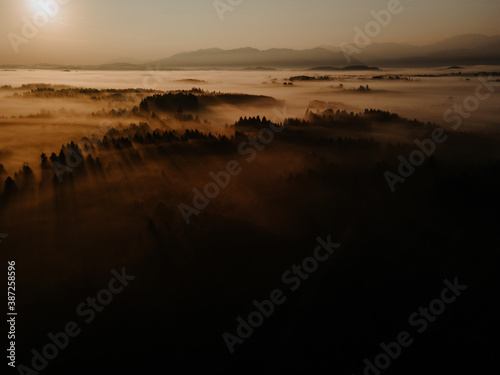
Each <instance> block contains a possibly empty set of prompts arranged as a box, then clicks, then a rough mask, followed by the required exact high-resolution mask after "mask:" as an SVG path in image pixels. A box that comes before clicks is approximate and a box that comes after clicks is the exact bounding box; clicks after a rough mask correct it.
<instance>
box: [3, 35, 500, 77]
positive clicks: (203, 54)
mask: <svg viewBox="0 0 500 375" xmlns="http://www.w3.org/2000/svg"><path fill="white" fill-rule="evenodd" d="M351 46H352V47H353V48H354V47H356V46H355V45H351ZM356 48H358V47H356ZM349 58H350V59H347V58H346V55H345V53H344V52H343V51H342V50H341V49H340V47H330V46H322V47H317V48H313V49H307V50H293V49H280V48H273V49H269V50H264V51H263V50H258V49H255V48H238V49H232V50H223V49H220V48H210V49H202V50H198V51H192V52H182V53H179V54H176V55H173V56H170V57H168V58H165V59H161V60H157V61H151V62H149V63H141V62H139V61H138V60H135V59H133V58H126V59H122V60H114V61H112V62H110V63H107V64H102V65H85V66H84V65H69V66H68V65H55V64H37V65H32V66H18V65H8V66H7V65H4V66H0V68H2V69H15V68H27V69H57V70H151V69H155V70H157V69H159V70H178V69H180V70H184V69H185V70H194V69H220V70H224V69H235V70H266V69H269V70H273V69H310V70H330V71H336V70H364V69H366V70H374V69H376V68H374V67H373V66H377V67H383V68H390V67H394V68H398V67H439V66H450V65H500V36H486V35H479V34H467V35H461V36H457V37H453V38H449V39H446V40H443V41H441V42H438V43H433V44H429V45H427V46H413V45H409V44H397V43H373V44H371V45H368V46H366V47H364V48H358V49H357V52H355V53H351V54H350V55H349ZM369 66H372V67H369ZM255 67H256V68H255ZM318 67H319V68H318Z"/></svg>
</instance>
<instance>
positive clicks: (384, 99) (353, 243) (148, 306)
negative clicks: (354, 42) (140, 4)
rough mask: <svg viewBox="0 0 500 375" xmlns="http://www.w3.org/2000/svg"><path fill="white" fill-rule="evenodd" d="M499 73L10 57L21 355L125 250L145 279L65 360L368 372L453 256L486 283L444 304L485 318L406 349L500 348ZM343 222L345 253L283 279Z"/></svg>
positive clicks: (436, 288)
mask: <svg viewBox="0 0 500 375" xmlns="http://www.w3.org/2000/svg"><path fill="white" fill-rule="evenodd" d="M481 72H488V73H486V74H483V73H481ZM498 72H500V70H498V68H496V70H495V68H491V67H474V68H464V69H461V70H449V69H429V70H423V69H419V70H412V69H406V70H383V71H377V72H372V71H367V72H342V73H337V72H335V73H332V72H310V71H306V72H305V71H258V72H254V71H248V72H225V71H184V72H183V71H172V72H167V71H161V72H157V71H151V72H123V71H121V72H112V71H110V72H78V71H70V72H65V71H64V72H63V71H61V72H54V71H50V72H49V71H40V70H38V71H20V70H19V71H9V72H7V71H1V72H0V134H1V138H0V164H1V167H0V177H1V179H2V186H0V192H1V196H0V208H1V211H0V223H1V226H0V228H1V230H2V231H3V232H5V233H8V234H9V237H10V238H21V239H22V241H4V242H3V243H2V244H1V245H0V246H1V250H2V252H3V253H4V254H16V257H17V259H20V260H21V259H22V261H20V262H19V263H20V266H19V271H18V273H19V274H21V273H22V278H19V281H18V288H19V294H20V295H21V296H22V297H20V298H19V301H18V304H19V310H22V311H23V319H24V321H23V324H22V325H20V326H19V334H20V336H22V337H25V338H29V339H25V340H19V348H18V353H19V354H18V355H19V362H20V363H27V364H29V363H30V361H31V358H32V353H31V349H33V348H41V347H43V346H44V345H45V344H46V343H47V340H48V339H47V333H48V332H55V331H60V330H61V329H63V327H64V324H65V323H66V322H67V321H68V320H72V319H75V317H76V315H75V307H76V306H78V305H79V303H80V302H81V301H84V300H85V299H86V298H87V297H88V293H89V291H90V290H96V292H97V291H98V290H99V288H102V287H103V286H105V284H106V283H107V282H108V280H109V278H110V275H109V272H110V270H112V269H115V268H116V269H118V265H122V266H123V267H125V266H126V268H127V271H128V272H129V273H130V274H132V275H135V276H136V278H135V279H134V281H133V282H131V283H130V286H127V289H126V290H125V291H124V292H123V293H121V294H120V295H117V296H115V300H114V301H113V304H112V305H110V306H109V307H106V308H105V309H104V311H102V312H101V311H99V315H98V317H97V318H96V321H95V322H94V323H93V324H92V325H89V326H84V327H83V328H82V330H83V333H82V334H81V336H82V337H78V338H75V339H74V340H72V341H71V343H70V345H69V347H68V349H66V350H65V351H64V353H63V354H60V356H59V358H57V360H55V361H53V363H51V364H50V366H52V369H53V370H54V371H61V372H64V371H66V370H67V368H71V369H72V370H71V373H72V374H79V373H82V374H83V373H89V371H92V366H93V365H91V363H99V364H100V366H101V368H102V369H105V370H110V371H115V372H114V373H118V372H119V371H120V370H123V369H125V368H127V369H128V371H130V369H133V370H135V371H138V372H137V373H139V372H140V371H142V372H144V371H147V370H151V371H153V370H154V369H157V368H159V367H162V368H165V369H168V367H169V366H171V365H172V364H175V365H177V366H182V367H183V368H185V369H186V372H189V371H190V370H192V371H201V370H203V369H208V368H210V369H211V370H210V371H213V372H210V373H216V371H215V370H214V369H217V371H218V372H217V373H232V372H234V371H236V373H259V374H260V373H298V372H302V373H307V372H308V371H310V369H311V368H313V369H314V370H315V371H314V373H323V372H326V371H331V369H332V368H333V369H336V370H337V371H338V372H339V373H341V372H340V371H343V373H352V371H353V370H354V369H358V370H360V369H362V368H363V359H364V358H365V357H374V356H375V355H376V354H377V353H376V352H374V348H378V345H379V343H380V340H381V339H383V340H386V341H390V340H393V336H394V335H396V334H397V333H398V332H399V331H400V330H401V328H402V327H404V326H405V324H406V322H405V319H406V317H407V316H408V315H409V314H410V313H411V312H412V311H415V310H416V309H417V308H418V306H419V305H418V304H419V303H421V304H425V303H428V301H430V300H431V299H432V297H433V296H434V295H435V294H436V293H439V292H440V288H441V286H440V285H441V284H442V281H443V280H444V279H449V280H453V279H454V278H456V277H460V280H461V281H463V282H467V285H469V289H468V290H467V291H466V292H464V296H463V297H460V301H458V302H456V304H459V303H461V301H463V300H466V299H468V298H470V299H472V300H473V301H476V303H469V304H467V305H465V304H464V305H461V309H456V310H454V311H453V312H451V311H450V312H449V316H448V319H447V323H446V324H449V325H456V326H458V327H461V325H463V324H464V322H465V321H466V320H468V317H470V316H474V317H475V318H476V320H475V323H474V329H469V330H468V331H464V333H463V335H458V334H457V335H456V336H451V335H447V334H445V333H444V332H443V331H442V330H441V329H439V328H438V329H436V330H434V331H433V332H432V334H431V335H430V336H426V337H423V338H421V339H420V341H418V339H417V341H418V342H417V343H416V344H414V348H412V351H411V353H409V354H408V357H405V358H406V360H408V361H410V360H411V361H414V360H415V359H418V358H419V356H422V355H425V356H426V357H427V358H431V359H432V358H434V357H435V358H439V362H438V364H437V365H436V366H437V368H438V369H439V368H446V371H448V372H447V373H451V372H450V371H451V370H450V368H461V369H463V368H469V369H471V368H473V364H474V363H475V361H480V360H482V359H484V358H494V356H495V355H497V354H498V352H495V349H494V347H493V346H487V345H486V343H487V341H488V338H486V335H485V332H488V335H491V332H496V333H500V326H499V325H498V322H497V320H498V319H497V315H496V312H497V311H498V310H497V308H496V307H497V305H496V303H497V302H495V301H494V300H491V299H488V298H487V296H488V295H489V293H492V292H493V291H494V290H496V289H498V287H499V286H500V285H499V281H498V278H497V269H496V266H495V264H498V263H497V262H498V260H499V259H498V258H499V255H498V248H495V247H493V246H491V245H490V244H492V243H496V244H498V243H499V241H498V240H499V238H498V225H499V224H500V222H499V220H500V217H499V215H498V212H499V209H500V199H499V195H498V191H499V188H500V149H499V148H498V144H499V141H500V134H499V128H498V126H499V124H498V118H499V115H500V105H499V103H500V102H499V99H500V95H499V92H498V88H497V87H498ZM480 78H481V79H482V80H480ZM471 97H473V98H476V99H470V98H471ZM476 102H477V103H478V105H477V108H473V110H472V108H471V106H475V103H476ZM456 106H459V107H456ZM464 106H465V107H464ZM456 108H462V110H461V111H462V113H465V115H460V112H457V110H456ZM463 108H465V109H463ZM467 108H469V109H467ZM326 238H331V239H333V240H334V241H335V243H336V244H338V245H339V246H338V247H336V250H335V254H334V255H332V256H331V259H329V260H325V261H324V262H322V263H320V264H316V267H312V268H315V269H314V270H311V271H308V272H307V271H306V272H305V275H304V271H303V273H302V275H303V277H302V276H300V278H299V276H296V277H295V279H293V278H286V277H284V278H283V280H282V278H281V276H282V275H284V273H283V272H286V271H287V270H288V269H290V267H292V266H293V265H294V264H304V263H302V262H303V260H304V259H309V258H310V257H311V254H313V253H314V251H315V248H316V247H317V241H319V239H323V240H322V241H325V240H326ZM320 243H321V242H320ZM325 249H327V248H325ZM327 250H328V249H327ZM313 260H314V259H313ZM120 268H121V267H120ZM306 268H307V267H305V266H304V269H306ZM394 280H397V282H394ZM292 281H293V283H292ZM283 282H285V285H289V284H291V285H294V286H297V288H292V291H291V292H290V291H288V290H287V291H288V292H287V293H286V296H284V297H283V298H286V303H283V305H282V306H281V305H280V306H278V304H276V306H275V308H273V313H272V314H271V315H272V316H270V317H269V318H268V320H267V321H266V322H265V323H264V324H262V325H259V326H258V327H256V328H255V329H252V331H254V332H253V334H252V335H249V337H248V338H245V339H242V338H241V337H240V336H241V335H240V336H238V335H237V333H236V332H237V327H238V324H239V322H240V321H239V320H238V321H237V320H236V318H237V317H239V316H243V317H244V318H245V319H246V317H247V316H249V314H250V313H251V312H252V311H253V310H255V305H254V304H253V301H254V300H257V301H263V300H272V297H270V295H272V293H271V292H272V291H273V290H275V289H276V288H280V285H281V287H283ZM299 285H300V288H299ZM387 285H390V287H387V288H386V287H385V286H387ZM415 285H418V286H419V289H418V295H417V296H416V295H415V294H414V293H413V292H412V290H414V286H415ZM479 287H481V288H479ZM278 299H279V298H278ZM278 299H277V300H278ZM281 300H283V299H281ZM415 300H417V301H421V302H418V303H417V304H415ZM101 307H102V306H101ZM450 309H451V308H450ZM374 322H378V323H377V324H374ZM380 322H383V323H384V328H383V329H382V328H380V327H381V323H380ZM436 324H439V323H436ZM124 327H125V328H126V329H124ZM152 332H153V333H152ZM457 332H461V330H460V329H458V330H457ZM225 333H230V334H231V335H232V336H231V337H233V338H237V337H239V339H237V340H236V341H232V342H228V341H227V340H226V339H225V338H224V337H226V338H227V337H229V336H227V335H226V336H224V334H225ZM97 337H99V338H97ZM488 337H489V336H488ZM433 341H437V342H445V343H446V345H447V348H448V349H447V350H446V351H444V352H442V351H440V352H429V351H428V349H427V347H424V345H423V344H422V343H425V344H426V345H430V347H432V342H433ZM110 347H112V348H113V349H112V350H111V352H110ZM228 349H229V350H228ZM233 352H234V354H231V353H233ZM82 353H84V354H85V355H84V356H82ZM465 353H467V356H465ZM461 355H464V356H463V357H461ZM118 357H119V358H121V359H120V361H117V360H116V358H118ZM124 358H125V359H124ZM285 358H293V359H294V360H293V361H284V359H285ZM443 358H444V359H443ZM460 358H462V359H461V360H460ZM431 359H429V361H430V360H431ZM452 359H453V364H452V365H450V364H449V361H451V360H452ZM403 360H404V359H403ZM117 363H120V364H119V365H117ZM400 363H401V362H400ZM445 363H446V366H447V367H445ZM395 366H396V367H395V369H396V370H395V371H397V366H398V365H395ZM412 366H413V367H411V368H412V370H409V367H406V368H405V374H410V373H411V374H413V373H415V374H422V373H426V372H425V368H424V365H423V364H420V362H419V361H418V360H417V361H415V362H414V363H413V365H412ZM439 366H441V367H439ZM242 368H245V370H242ZM75 369H76V370H75ZM348 371H350V372H348Z"/></svg>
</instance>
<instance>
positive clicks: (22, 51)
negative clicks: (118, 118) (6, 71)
mask: <svg viewBox="0 0 500 375" xmlns="http://www.w3.org/2000/svg"><path fill="white" fill-rule="evenodd" d="M44 1H45V2H50V1H52V0H41V2H44ZM54 1H55V0H54ZM60 2H66V4H64V5H59V8H60V9H59V10H58V11H57V12H55V13H56V14H54V16H53V17H49V22H48V24H47V25H45V26H42V27H39V28H38V30H37V31H36V32H33V30H31V31H32V33H33V36H32V38H30V39H27V40H25V41H27V43H23V44H19V46H18V53H16V52H15V50H14V48H13V47H12V45H11V42H10V41H9V36H8V35H9V33H15V34H17V35H19V36H20V37H22V36H23V33H22V27H23V17H25V18H26V19H29V20H32V19H33V15H34V14H35V13H36V12H37V11H40V7H39V5H37V4H38V3H40V1H38V0H0V35H1V38H0V40H1V41H0V51H1V54H0V64H36V63H61V64H100V63H105V62H110V61H114V60H117V59H121V58H134V59H137V60H139V61H143V62H147V61H152V60H155V59H159V58H164V57H168V56H170V55H172V54H175V53H178V52H183V51H191V50H197V49H201V48H211V47H219V48H224V49H230V48H240V47H255V48H259V49H268V48H274V47H280V48H294V49H307V48H313V47H317V46H321V45H328V46H337V45H339V44H340V43H342V42H346V43H351V42H352V41H353V38H354V31H353V28H354V27H356V26H358V27H361V28H362V27H364V26H365V25H366V23H367V22H368V21H370V20H371V19H372V16H371V15H370V11H372V10H375V11H380V10H382V9H386V8H387V3H388V2H387V0H242V1H241V4H240V5H237V6H235V7H234V9H233V10H232V11H228V12H226V13H225V14H224V15H223V17H224V20H221V19H220V17H219V15H218V14H217V12H216V10H215V8H214V4H213V3H214V0H64V1H63V0H60ZM220 2H221V3H226V4H227V3H228V0H220ZM236 2H237V1H236ZM401 5H402V6H403V8H404V10H403V11H402V12H401V13H400V14H398V15H395V16H393V19H392V21H391V23H390V24H389V25H388V26H387V27H386V28H385V29H383V30H382V32H381V33H380V35H378V36H377V37H376V38H375V39H374V40H373V41H374V42H398V43H410V44H417V45H422V44H427V43H432V42H436V41H439V40H441V39H445V38H448V37H452V36H456V35H460V34H467V33H477V34H486V35H496V34H500V22H498V19H499V16H500V1H499V0H401ZM43 21H44V20H40V21H39V22H43ZM11 35H12V34H11Z"/></svg>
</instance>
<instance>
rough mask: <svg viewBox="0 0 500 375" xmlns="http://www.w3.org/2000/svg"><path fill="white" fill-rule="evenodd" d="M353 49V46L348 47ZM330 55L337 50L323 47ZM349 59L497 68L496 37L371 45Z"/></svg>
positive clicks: (394, 64)
mask: <svg viewBox="0 0 500 375" xmlns="http://www.w3.org/2000/svg"><path fill="white" fill-rule="evenodd" d="M350 46H351V47H356V46H355V45H350ZM324 48H326V49H329V50H331V51H332V52H338V51H340V48H339V47H324ZM359 49H360V50H361V51H360V53H354V54H352V55H351V56H352V57H355V58H356V59H357V60H359V61H362V62H363V64H369V65H377V66H380V67H395V68H398V67H438V66H447V65H500V35H496V36H486V35H480V34H466V35H460V36H456V37H453V38H449V39H445V40H443V41H440V42H438V43H433V44H429V45H426V46H413V45H409V44H397V43H373V44H371V45H369V46H367V47H365V48H359Z"/></svg>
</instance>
